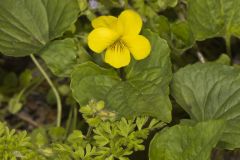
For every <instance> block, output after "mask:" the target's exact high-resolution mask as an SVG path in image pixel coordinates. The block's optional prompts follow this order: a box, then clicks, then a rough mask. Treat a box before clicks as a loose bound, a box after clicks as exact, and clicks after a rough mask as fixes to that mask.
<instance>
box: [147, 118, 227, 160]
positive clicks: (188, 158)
mask: <svg viewBox="0 0 240 160" xmlns="http://www.w3.org/2000/svg"><path fill="white" fill-rule="evenodd" d="M223 130H224V121H221V120H217V121H208V122H201V123H198V124H196V125H195V126H193V127H192V126H185V125H176V126H173V127H171V128H167V129H164V130H163V131H161V132H159V133H158V134H156V135H155V137H154V138H153V140H152V141H151V144H150V149H149V157H150V160H210V156H211V150H212V149H213V148H214V147H215V146H216V144H217V142H218V140H219V138H220V136H221V134H222V132H223Z"/></svg>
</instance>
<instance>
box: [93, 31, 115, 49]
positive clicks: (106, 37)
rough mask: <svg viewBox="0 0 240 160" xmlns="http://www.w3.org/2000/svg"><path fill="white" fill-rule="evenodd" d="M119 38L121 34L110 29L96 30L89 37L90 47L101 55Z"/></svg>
mask: <svg viewBox="0 0 240 160" xmlns="http://www.w3.org/2000/svg"><path fill="white" fill-rule="evenodd" d="M118 38H119V34H118V33H116V32H115V31H113V30H111V29H109V28H97V29H94V30H93V31H92V32H91V33H90V34H89V35H88V46H89V48H90V49H91V50H93V51H94V52H96V53H101V52H102V51H104V50H105V49H106V48H107V47H109V46H110V45H111V44H113V43H114V42H115V41H116V40H117V39H118Z"/></svg>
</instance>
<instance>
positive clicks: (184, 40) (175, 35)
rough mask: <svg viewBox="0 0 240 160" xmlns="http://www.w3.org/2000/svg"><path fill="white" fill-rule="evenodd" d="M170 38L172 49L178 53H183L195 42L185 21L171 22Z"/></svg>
mask: <svg viewBox="0 0 240 160" xmlns="http://www.w3.org/2000/svg"><path fill="white" fill-rule="evenodd" d="M171 39H172V43H173V47H174V49H175V50H176V51H178V52H179V53H183V52H184V51H185V50H187V49H189V48H191V47H192V46H193V45H194V43H195V38H194V35H193V32H192V31H191V28H190V26H189V24H188V23H187V22H186V21H180V22H175V23H172V24H171ZM176 51H175V52H176Z"/></svg>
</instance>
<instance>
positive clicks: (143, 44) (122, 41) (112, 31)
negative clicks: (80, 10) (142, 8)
mask: <svg viewBox="0 0 240 160" xmlns="http://www.w3.org/2000/svg"><path fill="white" fill-rule="evenodd" d="M92 26H93V28H94V30H93V31H92V32H91V33H90V34H89V35H88V46H89V48H90V49H91V50H93V51H94V52H96V53H101V52H103V51H104V50H105V49H106V53H105V58H104V60H105V62H106V63H108V64H110V65H112V66H113V67H115V68H121V67H124V66H127V65H128V64H129V63H130V60H131V56H130V53H131V54H132V56H133V57H134V58H135V59H136V60H141V59H144V58H146V57H147V56H148V55H149V54H150V51H151V45H150V43H149V41H148V39H147V38H145V37H144V36H142V35H139V33H140V31H141V28H142V19H141V17H140V16H139V15H138V14H137V13H136V12H134V11H132V10H125V11H123V12H122V13H121V14H120V15H119V16H118V18H117V17H113V16H100V17H98V18H96V19H94V20H93V21H92Z"/></svg>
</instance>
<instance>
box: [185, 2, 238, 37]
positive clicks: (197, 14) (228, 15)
mask: <svg viewBox="0 0 240 160" xmlns="http://www.w3.org/2000/svg"><path fill="white" fill-rule="evenodd" d="M188 6H189V8H188V15H189V17H188V20H189V23H190V26H191V28H192V31H193V32H194V34H195V36H196V38H197V39H198V40H204V39H207V38H211V37H215V36H224V37H225V36H231V35H235V36H240V28H239V25H240V1H239V0H211V1H210V0H188Z"/></svg>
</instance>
